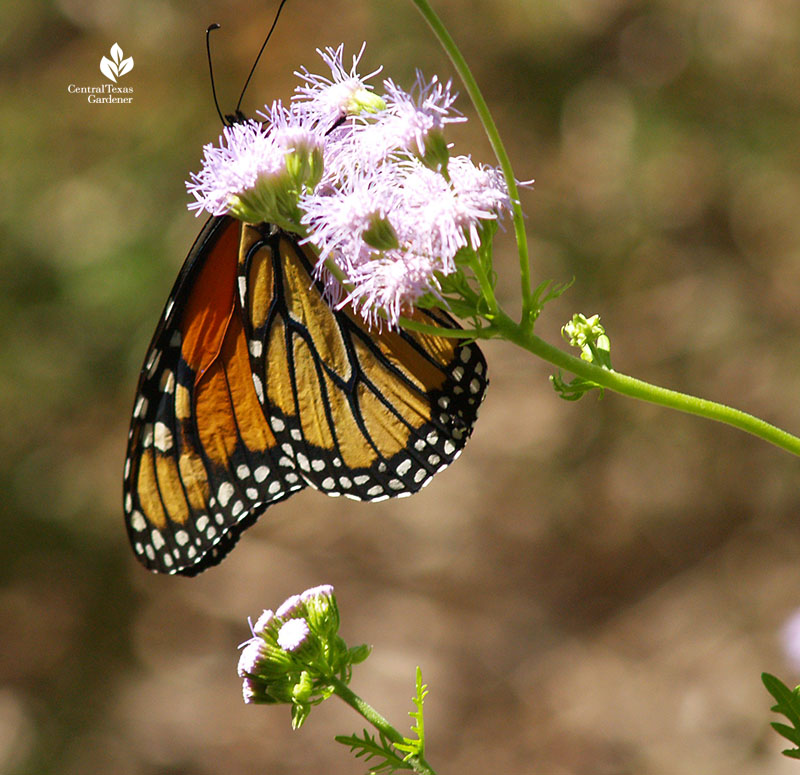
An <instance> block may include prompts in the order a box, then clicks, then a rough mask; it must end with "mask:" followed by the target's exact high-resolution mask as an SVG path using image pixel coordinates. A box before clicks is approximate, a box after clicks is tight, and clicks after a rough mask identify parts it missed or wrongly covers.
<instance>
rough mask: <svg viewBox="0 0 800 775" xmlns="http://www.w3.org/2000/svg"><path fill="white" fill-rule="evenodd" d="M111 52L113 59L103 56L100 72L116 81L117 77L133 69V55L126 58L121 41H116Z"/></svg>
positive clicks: (110, 79)
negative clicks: (120, 44)
mask: <svg viewBox="0 0 800 775" xmlns="http://www.w3.org/2000/svg"><path fill="white" fill-rule="evenodd" d="M109 53H110V54H111V59H109V58H108V57H103V58H102V59H101V60H100V72H101V73H102V74H103V75H104V76H105V77H106V78H108V80H109V81H113V82H114V83H116V82H117V78H119V77H120V76H122V75H125V73H129V72H130V71H131V70H133V57H128V58H127V59H125V58H124V55H123V53H122V49H121V48H120V47H119V43H115V44H114V45H113V46H112V47H111V51H110V52H109Z"/></svg>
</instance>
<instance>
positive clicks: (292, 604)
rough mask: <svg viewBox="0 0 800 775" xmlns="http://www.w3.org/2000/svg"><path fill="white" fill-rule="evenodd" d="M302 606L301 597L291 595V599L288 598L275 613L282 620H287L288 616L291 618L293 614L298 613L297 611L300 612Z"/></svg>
mask: <svg viewBox="0 0 800 775" xmlns="http://www.w3.org/2000/svg"><path fill="white" fill-rule="evenodd" d="M302 604H303V601H302V600H301V599H300V595H291V596H290V597H287V598H286V600H284V601H283V602H282V603H281V604H280V606H279V607H278V610H277V611H275V616H278V617H280V618H281V619H285V618H286V617H287V616H291V615H292V614H294V613H297V611H299V610H300V607H301V606H302Z"/></svg>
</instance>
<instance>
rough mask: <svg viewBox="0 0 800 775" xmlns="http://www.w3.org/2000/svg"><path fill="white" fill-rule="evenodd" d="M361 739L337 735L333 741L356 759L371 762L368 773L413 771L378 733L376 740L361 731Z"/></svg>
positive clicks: (386, 739) (354, 736) (353, 736)
mask: <svg viewBox="0 0 800 775" xmlns="http://www.w3.org/2000/svg"><path fill="white" fill-rule="evenodd" d="M363 734H364V736H363V737H359V736H358V735H337V736H336V737H335V738H334V740H336V742H337V743H341V744H342V745H346V746H347V747H348V748H349V749H350V751H351V752H352V753H353V754H354V755H355V757H356V759H362V758H363V759H364V761H367V762H372V761H373V760H374V764H371V765H370V768H369V772H370V773H392V772H396V771H397V770H413V767H411V766H410V765H409V764H406V762H405V761H404V760H403V759H401V758H400V757H399V756H398V755H397V754H396V753H395V752H394V749H393V747H392V743H391V742H390V741H389V739H388V738H387V737H385V736H384V735H383V734H381V733H379V734H378V738H375V737H374V736H373V735H370V733H369V732H367V730H366V729H365V730H363Z"/></svg>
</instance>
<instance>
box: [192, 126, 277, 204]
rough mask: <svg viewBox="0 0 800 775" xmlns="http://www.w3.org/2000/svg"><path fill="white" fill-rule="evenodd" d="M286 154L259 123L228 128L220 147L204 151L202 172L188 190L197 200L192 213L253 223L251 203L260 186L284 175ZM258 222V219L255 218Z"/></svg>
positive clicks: (224, 132)
mask: <svg viewBox="0 0 800 775" xmlns="http://www.w3.org/2000/svg"><path fill="white" fill-rule="evenodd" d="M284 155H285V153H284V151H283V149H282V148H281V147H280V146H278V145H277V144H276V143H275V141H274V139H273V138H272V137H271V136H270V133H269V130H268V128H266V127H264V126H263V125H262V124H260V123H259V122H258V121H252V120H249V121H243V122H242V123H238V124H233V125H231V126H226V127H225V128H224V129H223V130H222V135H221V136H220V138H219V147H215V146H213V145H211V144H210V143H209V144H208V145H206V146H204V147H203V168H202V169H201V170H200V172H199V173H197V174H195V173H192V175H191V182H190V183H187V184H186V188H187V190H188V191H189V193H190V194H192V196H194V198H195V200H196V201H195V202H192V203H191V204H190V205H189V209H190V210H196V211H197V213H196V214H197V215H200V211H201V210H207V211H208V212H210V213H211V214H212V215H224V214H225V213H228V212H230V213H231V214H232V215H237V216H240V217H242V218H243V219H244V220H247V219H248V218H249V219H251V220H252V219H253V217H254V213H253V212H250V211H249V209H248V206H247V205H248V202H249V201H250V200H253V199H258V198H259V192H258V188H259V187H260V186H259V184H262V186H263V184H267V185H268V184H269V182H270V180H271V179H275V178H277V177H278V176H279V175H281V174H282V173H283V172H284V171H285V164H284ZM255 217H256V218H257V216H255Z"/></svg>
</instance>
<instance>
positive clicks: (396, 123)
mask: <svg viewBox="0 0 800 775" xmlns="http://www.w3.org/2000/svg"><path fill="white" fill-rule="evenodd" d="M383 85H384V88H385V89H386V117H385V119H384V120H383V121H382V127H383V133H384V136H385V140H384V142H385V143H386V144H387V145H391V146H393V147H394V148H397V149H403V150H406V151H410V152H411V153H414V154H415V155H417V156H418V157H419V158H420V159H424V160H425V161H426V163H429V164H430V166H431V167H434V168H435V169H438V168H442V169H446V167H447V160H448V155H449V152H448V147H447V143H446V142H445V140H444V127H445V125H446V124H452V123H454V122H457V121H466V118H464V117H463V116H460V115H455V114H454V111H452V110H451V108H452V106H453V103H454V102H455V100H456V94H455V93H453V92H451V91H450V82H449V81H448V82H447V83H446V84H442V83H441V82H440V81H439V79H438V78H437V77H436V76H434V77H433V78H432V79H431V80H430V81H426V80H425V79H424V77H423V75H422V73H421V72H420V71H419V70H417V80H416V82H415V84H414V86H413V88H412V91H411V92H410V93H409V92H406V91H404V90H403V89H401V88H400V87H399V86H398V85H397V84H396V83H395V82H394V81H392V80H391V79H387V80H385V81H384V82H383Z"/></svg>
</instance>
